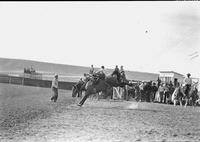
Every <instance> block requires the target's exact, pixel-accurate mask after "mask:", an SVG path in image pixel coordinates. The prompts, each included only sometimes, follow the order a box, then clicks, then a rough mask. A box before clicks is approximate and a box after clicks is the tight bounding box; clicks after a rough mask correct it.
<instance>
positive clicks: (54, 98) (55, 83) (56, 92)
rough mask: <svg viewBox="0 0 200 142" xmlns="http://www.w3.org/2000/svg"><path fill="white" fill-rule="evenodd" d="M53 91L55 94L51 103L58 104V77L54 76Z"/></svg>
mask: <svg viewBox="0 0 200 142" xmlns="http://www.w3.org/2000/svg"><path fill="white" fill-rule="evenodd" d="M51 89H52V92H53V96H52V97H51V101H54V102H56V101H57V99H58V75H57V74H55V75H54V79H53V80H52V84H51Z"/></svg>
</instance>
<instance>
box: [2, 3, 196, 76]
mask: <svg viewBox="0 0 200 142" xmlns="http://www.w3.org/2000/svg"><path fill="white" fill-rule="evenodd" d="M199 38H200V3H198V2H192V1H190V2H183V1H182V2H180V1H179V2H177V1H173V2H169V1H168V2H164V1H160V2H155V1H152V2H150V1H149V2H148V1H146V2H143V1H141V2H139V1H138V2H128V1H127V2H7V3H6V2H0V47H1V52H0V57H6V58H17V59H30V60H37V61H45V62H52V63H61V64H70V65H81V66H90V65H91V64H94V66H95V67H100V66H101V65H104V66H105V67H107V68H114V67H115V65H119V66H120V65H124V68H125V69H127V70H133V71H143V72H153V73H159V71H161V70H173V71H176V72H179V73H182V74H186V73H188V72H190V73H191V74H192V76H193V77H194V76H195V77H200V62H199V61H200V57H198V55H199V52H200V48H199V47H200V39H199ZM190 54H194V55H191V56H190Z"/></svg>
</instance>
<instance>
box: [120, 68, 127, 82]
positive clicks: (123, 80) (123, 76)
mask: <svg viewBox="0 0 200 142" xmlns="http://www.w3.org/2000/svg"><path fill="white" fill-rule="evenodd" d="M120 74H121V81H122V82H125V81H126V75H125V71H124V68H123V66H121V67H120Z"/></svg>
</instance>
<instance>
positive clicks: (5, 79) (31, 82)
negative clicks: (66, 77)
mask: <svg viewBox="0 0 200 142" xmlns="http://www.w3.org/2000/svg"><path fill="white" fill-rule="evenodd" d="M0 83H9V84H17V85H24V86H36V87H44V88H50V87H51V83H52V81H50V80H40V79H31V78H24V77H16V76H9V75H3V74H0ZM74 84H75V82H64V81H59V83H58V87H59V89H64V90H71V89H72V86H73V85H74Z"/></svg>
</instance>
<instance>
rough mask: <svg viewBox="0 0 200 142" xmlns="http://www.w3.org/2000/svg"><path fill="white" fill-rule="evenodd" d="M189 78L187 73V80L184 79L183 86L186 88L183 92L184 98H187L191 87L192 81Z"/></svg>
mask: <svg viewBox="0 0 200 142" xmlns="http://www.w3.org/2000/svg"><path fill="white" fill-rule="evenodd" d="M190 76H191V74H190V73H188V74H187V78H185V79H184V85H185V86H186V90H185V94H186V97H188V94H189V91H190V89H191V86H192V79H191V78H190Z"/></svg>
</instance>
